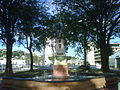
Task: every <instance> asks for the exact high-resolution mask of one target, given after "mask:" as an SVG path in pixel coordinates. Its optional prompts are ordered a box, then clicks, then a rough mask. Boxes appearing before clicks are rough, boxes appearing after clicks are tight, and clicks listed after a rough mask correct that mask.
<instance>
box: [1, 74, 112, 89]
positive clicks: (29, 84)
mask: <svg viewBox="0 0 120 90" xmlns="http://www.w3.org/2000/svg"><path fill="white" fill-rule="evenodd" d="M109 80H112V79H111V78H110V79H109ZM113 81H114V80H112V81H111V82H112V83H113ZM2 84H3V86H4V87H10V88H14V89H16V90H94V89H99V88H103V87H104V86H105V85H106V79H105V78H104V77H98V76H95V77H90V78H81V79H75V80H73V79H70V80H62V79H60V78H59V80H58V79H57V80H55V79H52V80H46V81H45V80H44V79H43V80H41V79H37V80H36V79H27V78H26V79H25V78H15V77H4V78H3V80H2Z"/></svg>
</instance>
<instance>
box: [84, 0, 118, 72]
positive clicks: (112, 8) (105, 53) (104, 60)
mask: <svg viewBox="0 0 120 90" xmlns="http://www.w3.org/2000/svg"><path fill="white" fill-rule="evenodd" d="M118 3H119V1H117V0H114V1H113V0H98V1H95V0H91V1H90V4H89V6H91V8H90V9H89V10H88V11H86V12H87V16H88V17H87V18H88V21H90V23H92V25H93V27H94V29H92V30H91V32H95V33H96V35H95V36H94V37H93V39H94V40H95V41H96V42H97V44H98V45H99V48H100V53H101V64H102V71H103V72H109V55H110V54H111V52H110V50H111V49H110V45H109V44H110V39H111V37H112V36H113V33H115V31H116V26H117V25H118V24H119V22H120V20H119V18H120V14H119V11H118V10H119V7H118V6H116V5H117V4H118Z"/></svg>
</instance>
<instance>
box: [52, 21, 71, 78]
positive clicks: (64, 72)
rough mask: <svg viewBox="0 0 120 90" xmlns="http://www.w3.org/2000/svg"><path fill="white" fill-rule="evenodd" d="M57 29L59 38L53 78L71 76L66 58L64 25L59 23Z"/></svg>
mask: <svg viewBox="0 0 120 90" xmlns="http://www.w3.org/2000/svg"><path fill="white" fill-rule="evenodd" d="M55 27H56V29H57V37H56V39H55V41H56V45H55V49H56V50H55V51H56V52H55V56H54V57H55V58H54V65H53V76H69V74H68V65H67V61H66V56H65V46H64V39H63V38H62V37H63V35H62V29H63V24H62V23H61V22H58V23H57V24H56V26H55Z"/></svg>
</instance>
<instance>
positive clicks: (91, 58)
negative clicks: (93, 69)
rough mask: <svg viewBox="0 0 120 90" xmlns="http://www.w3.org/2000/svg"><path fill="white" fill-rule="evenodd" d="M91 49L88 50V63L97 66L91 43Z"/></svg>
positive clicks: (89, 45)
mask: <svg viewBox="0 0 120 90" xmlns="http://www.w3.org/2000/svg"><path fill="white" fill-rule="evenodd" d="M88 47H89V49H88V50H87V53H86V57H87V62H88V63H89V64H90V65H95V59H94V47H93V46H92V45H91V44H90V43H89V44H88Z"/></svg>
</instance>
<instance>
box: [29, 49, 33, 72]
mask: <svg viewBox="0 0 120 90" xmlns="http://www.w3.org/2000/svg"><path fill="white" fill-rule="evenodd" d="M29 52H30V60H31V63H30V71H32V70H33V53H32V50H29Z"/></svg>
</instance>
